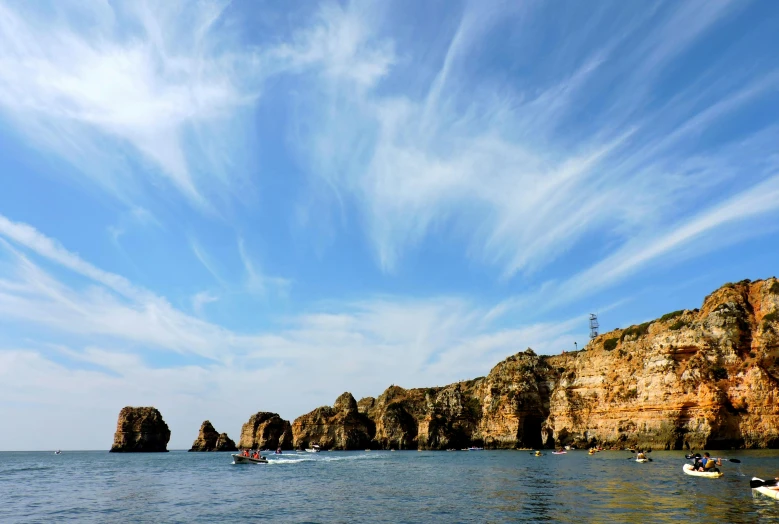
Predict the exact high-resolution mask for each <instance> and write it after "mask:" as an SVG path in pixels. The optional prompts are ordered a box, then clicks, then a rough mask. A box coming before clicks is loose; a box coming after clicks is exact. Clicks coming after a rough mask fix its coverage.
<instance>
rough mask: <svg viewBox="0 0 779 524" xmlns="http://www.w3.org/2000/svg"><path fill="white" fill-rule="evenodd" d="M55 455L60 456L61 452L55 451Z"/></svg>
mask: <svg viewBox="0 0 779 524" xmlns="http://www.w3.org/2000/svg"><path fill="white" fill-rule="evenodd" d="M54 454H55V455H62V452H61V451H60V450H57V451H55V452H54Z"/></svg>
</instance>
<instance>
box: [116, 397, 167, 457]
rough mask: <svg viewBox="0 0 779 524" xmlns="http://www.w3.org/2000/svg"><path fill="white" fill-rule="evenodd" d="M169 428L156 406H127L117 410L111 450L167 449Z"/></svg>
mask: <svg viewBox="0 0 779 524" xmlns="http://www.w3.org/2000/svg"><path fill="white" fill-rule="evenodd" d="M169 440H170V429H168V425H167V424H166V423H165V421H164V420H163V418H162V414H161V413H160V412H159V411H158V410H157V408H151V407H143V408H133V407H130V406H127V407H125V408H122V411H120V412H119V421H118V422H117V424H116V433H115V434H114V444H113V446H111V451H112V452H160V451H168V441H169Z"/></svg>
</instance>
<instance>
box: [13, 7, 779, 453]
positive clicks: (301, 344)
mask: <svg viewBox="0 0 779 524" xmlns="http://www.w3.org/2000/svg"><path fill="white" fill-rule="evenodd" d="M778 48H779V3H776V2H771V1H767V0H755V1H732V2H727V1H719V0H706V1H693V0H685V1H675V0H674V1H668V2H621V1H605V0H604V1H600V2H574V1H571V0H567V1H563V2H556V1H551V0H550V1H548V2H524V1H521V2H500V1H487V0H480V1H473V2H469V1H459V0H454V1H449V0H447V1H441V0H430V1H429V2H416V1H411V0H393V1H390V2H387V1H375V2H374V1H370V0H366V1H354V2H336V1H325V2H321V3H316V2H308V1H305V2H304V1H300V2H270V1H249V0H246V1H240V0H236V1H234V2H219V1H216V2H212V1H208V0H204V1H200V2H184V1H181V2H179V1H176V0H170V1H167V2H143V1H137V2H123V1H112V2H108V1H99V0H94V1H92V2H79V1H75V0H72V1H71V0H57V1H53V0H52V1H46V0H41V1H39V2H15V1H7V0H0V420H2V421H3V427H4V428H6V431H3V432H1V433H0V450H36V449H40V450H48V449H57V448H61V449H106V450H107V449H108V448H109V447H110V445H111V442H112V438H113V432H114V430H115V428H116V418H117V415H118V413H119V410H120V409H121V408H122V407H123V406H126V405H131V406H148V405H151V406H155V407H157V408H158V409H160V410H161V412H162V414H163V416H164V418H165V420H166V421H167V423H168V425H169V426H170V428H171V431H172V436H171V441H170V444H169V448H170V449H187V448H188V447H189V446H190V445H191V443H192V441H193V440H194V439H195V437H196V436H197V432H198V429H199V427H200V423H201V422H202V421H203V420H205V419H209V420H210V421H211V422H212V423H213V424H214V426H215V427H216V429H217V430H218V431H220V432H222V431H225V432H227V433H228V434H229V435H230V436H231V437H232V438H234V439H236V440H237V439H238V437H239V434H240V428H241V424H242V423H243V422H245V421H246V420H247V419H248V418H249V416H250V415H251V414H253V413H255V412H257V411H272V412H277V413H279V414H281V415H282V416H283V417H284V418H287V419H290V420H292V419H294V418H295V417H297V416H299V415H302V414H304V413H306V412H308V411H310V410H312V409H314V408H315V407H317V406H321V405H328V404H332V402H333V401H334V400H335V398H336V397H337V396H338V395H339V394H340V393H342V392H344V391H350V392H351V393H352V394H353V395H354V396H355V398H357V399H359V398H361V397H363V396H368V395H370V396H378V395H379V394H380V393H381V392H382V391H383V390H384V389H385V388H386V387H388V386H390V385H391V384H396V385H400V386H403V387H427V386H439V385H444V384H447V383H451V382H454V381H457V380H461V379H467V378H473V377H477V376H483V375H486V374H487V373H488V372H489V370H490V369H491V368H492V367H493V366H494V365H495V364H496V363H498V362H499V361H500V360H502V359H504V358H505V357H507V356H509V355H511V354H514V353H516V352H518V351H523V350H524V349H526V348H528V347H531V348H533V349H534V350H535V351H536V352H538V353H542V354H557V353H560V352H561V351H564V350H565V351H570V350H573V349H574V347H577V346H578V347H579V348H581V347H582V346H584V344H586V342H587V341H588V338H589V337H588V335H589V328H588V315H589V314H590V313H596V314H598V317H599V319H600V324H601V331H602V332H605V331H607V330H611V329H615V328H617V327H625V326H628V325H631V324H635V323H639V322H643V321H646V320H650V319H653V318H656V317H658V316H660V315H662V314H664V313H666V312H669V311H674V310H677V309H683V308H689V309H692V308H695V307H699V306H700V304H701V302H702V301H703V298H704V296H705V295H706V294H708V293H710V292H711V291H712V290H714V289H716V288H717V287H719V286H720V285H722V284H724V283H725V282H728V281H738V280H742V279H745V278H749V279H753V280H754V279H758V278H767V277H770V276H772V275H776V274H777V262H779V124H777V122H779V55H778V54H777V53H776V49H778ZM575 343H576V346H575V345H574V344H575Z"/></svg>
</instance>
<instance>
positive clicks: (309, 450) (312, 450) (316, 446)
mask: <svg viewBox="0 0 779 524" xmlns="http://www.w3.org/2000/svg"><path fill="white" fill-rule="evenodd" d="M320 451H322V448H320V447H319V444H313V445H312V446H311V447H310V448H306V452H307V453H319V452H320Z"/></svg>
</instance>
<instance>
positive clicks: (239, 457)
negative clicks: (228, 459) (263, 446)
mask: <svg viewBox="0 0 779 524" xmlns="http://www.w3.org/2000/svg"><path fill="white" fill-rule="evenodd" d="M230 456H232V457H233V464H267V463H268V459H266V458H265V457H263V456H262V455H260V452H259V451H251V450H246V449H245V450H243V451H241V452H240V453H231V454H230Z"/></svg>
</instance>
